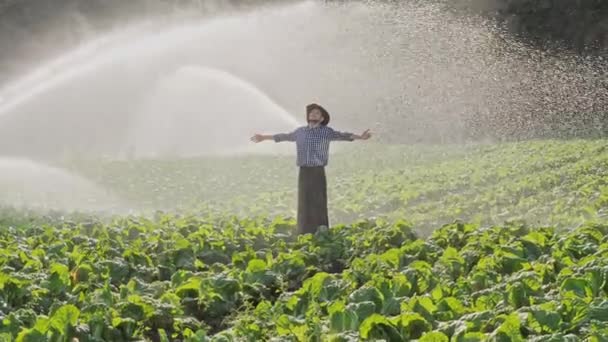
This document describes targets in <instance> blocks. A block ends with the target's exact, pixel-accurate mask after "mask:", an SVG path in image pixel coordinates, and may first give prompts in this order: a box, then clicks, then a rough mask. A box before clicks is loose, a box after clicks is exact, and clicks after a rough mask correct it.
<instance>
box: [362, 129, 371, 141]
mask: <svg viewBox="0 0 608 342" xmlns="http://www.w3.org/2000/svg"><path fill="white" fill-rule="evenodd" d="M371 137H372V134H371V133H370V132H369V129H366V130H365V132H363V133H362V134H361V135H360V136H359V139H361V140H367V139H369V138H371Z"/></svg>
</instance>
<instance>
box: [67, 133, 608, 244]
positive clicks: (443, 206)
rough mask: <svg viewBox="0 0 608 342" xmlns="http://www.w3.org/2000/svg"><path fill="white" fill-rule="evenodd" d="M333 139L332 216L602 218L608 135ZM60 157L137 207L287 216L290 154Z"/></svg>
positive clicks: (292, 176) (417, 222) (427, 223)
mask: <svg viewBox="0 0 608 342" xmlns="http://www.w3.org/2000/svg"><path fill="white" fill-rule="evenodd" d="M336 147H337V146H336ZM340 147H341V148H342V151H340V153H336V154H335V155H333V156H332V157H331V161H330V166H329V167H328V171H327V172H328V186H329V188H328V195H329V204H330V208H329V209H330V219H331V221H333V222H341V223H348V222H352V221H353V220H360V219H367V218H370V217H382V218H384V219H386V220H387V221H390V222H394V221H396V220H400V219H404V218H405V219H407V220H408V221H409V222H412V224H413V225H414V227H416V229H417V230H418V231H419V232H420V233H423V232H422V231H423V230H425V229H435V228H437V227H439V226H441V225H443V224H447V223H451V222H453V221H454V220H457V219H459V220H462V221H464V222H471V223H476V224H480V225H491V224H503V223H504V222H505V221H521V220H525V221H526V222H528V223H530V224H534V225H551V226H555V227H557V228H565V227H575V226H577V225H579V224H582V223H584V222H589V221H601V222H605V220H606V219H607V218H608V210H607V209H606V206H607V204H608V178H607V177H608V153H607V151H606V148H607V141H606V140H573V141H558V140H556V141H548V140H541V141H531V142H522V143H509V144H499V145H471V146H461V145H454V146H450V147H445V146H405V145H392V146H387V145H374V144H368V143H366V144H357V145H356V146H355V145H348V144H347V145H344V144H342V145H340ZM67 165H68V167H69V168H70V169H72V170H75V171H77V172H81V173H82V174H83V175H85V176H86V177H88V178H90V179H93V180H95V181H96V182H98V183H100V184H102V185H103V186H105V187H107V188H109V189H113V190H116V191H117V192H118V193H119V195H121V196H123V197H125V198H128V199H129V200H130V201H131V203H132V205H133V206H134V207H138V208H140V209H157V208H160V209H175V208H179V209H183V210H187V211H188V213H190V214H193V215H197V214H198V213H199V212H201V213H202V214H203V215H205V214H206V213H207V212H208V211H209V210H213V211H214V212H216V213H220V214H229V215H230V214H238V215H239V216H243V217H248V216H252V215H253V216H284V217H293V216H294V215H295V211H294V208H295V207H296V203H295V199H296V193H295V190H296V177H297V173H296V172H297V170H296V167H295V164H294V160H293V157H292V156H286V157H261V156H258V157H246V158H245V157H243V158H238V159H229V158H215V159H214V158H211V159H191V160H179V161H177V160H166V161H158V160H150V161H137V162H85V161H72V162H69V163H67Z"/></svg>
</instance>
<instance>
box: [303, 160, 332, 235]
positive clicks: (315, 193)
mask: <svg viewBox="0 0 608 342" xmlns="http://www.w3.org/2000/svg"><path fill="white" fill-rule="evenodd" d="M319 226H329V218H328V215H327V179H326V177H325V168H324V167H322V166H320V167H300V171H299V174H298V232H299V233H300V234H307V233H311V234H314V233H315V232H316V231H317V229H318V228H319Z"/></svg>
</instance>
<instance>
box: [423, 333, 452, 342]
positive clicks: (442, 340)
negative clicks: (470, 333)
mask: <svg viewBox="0 0 608 342" xmlns="http://www.w3.org/2000/svg"><path fill="white" fill-rule="evenodd" d="M449 341H450V339H449V338H448V337H447V336H446V335H445V334H444V333H442V332H438V331H431V332H427V333H425V334H424V335H422V337H421V338H420V339H419V340H418V342H449Z"/></svg>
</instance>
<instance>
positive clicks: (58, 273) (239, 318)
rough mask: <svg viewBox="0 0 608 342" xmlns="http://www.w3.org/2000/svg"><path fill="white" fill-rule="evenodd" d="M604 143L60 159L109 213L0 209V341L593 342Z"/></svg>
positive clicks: (603, 253) (605, 228) (607, 162)
mask: <svg viewBox="0 0 608 342" xmlns="http://www.w3.org/2000/svg"><path fill="white" fill-rule="evenodd" d="M607 147H608V141H607V140H601V139H598V140H571V141H557V140H555V141H550V140H537V141H528V142H518V143H503V144H492V145H490V144H488V145H471V146H399V145H389V146H386V145H376V144H360V145H357V146H352V147H351V146H347V147H345V148H344V149H343V150H341V151H340V152H339V153H336V154H334V155H333V156H332V157H331V159H330V166H329V167H328V170H327V173H328V192H329V210H330V221H331V225H330V227H329V228H328V229H326V230H322V231H320V232H318V233H317V234H316V235H314V236H313V235H300V236H298V235H295V234H294V228H295V220H294V216H295V211H294V210H295V208H296V203H295V199H296V193H295V191H296V176H297V174H296V172H297V170H296V167H295V165H294V160H293V157H292V156H282V157H277V156H273V157H269V156H247V157H238V158H220V157H217V158H193V159H187V160H186V159H173V160H171V159H163V160H138V161H103V160H86V159H84V158H71V159H66V160H65V161H64V163H63V164H62V166H63V167H66V168H68V169H70V170H71V171H73V172H75V173H78V174H80V175H82V176H84V177H86V178H87V179H91V180H93V181H94V182H95V183H96V184H99V185H100V186H102V187H103V188H104V189H107V191H111V192H112V193H113V194H116V195H117V196H118V197H119V198H121V199H122V201H123V202H122V203H120V205H119V206H118V207H119V208H117V209H119V210H117V211H114V212H112V211H110V212H68V211H59V210H52V211H39V210H30V209H25V208H18V207H9V206H5V207H3V208H2V209H0V268H1V269H2V272H0V341H73V340H74V339H76V340H78V341H81V342H84V341H360V340H385V341H408V340H412V341H413V340H418V341H579V340H580V341H583V340H585V341H587V340H588V341H606V340H607V337H606V336H608V151H607Z"/></svg>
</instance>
